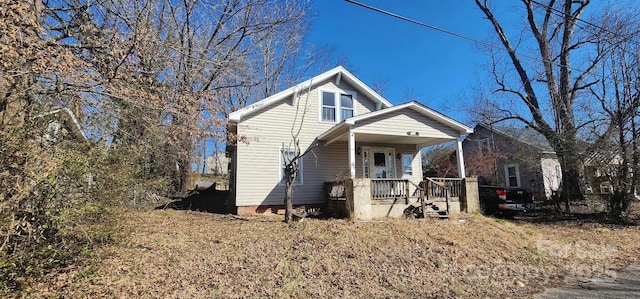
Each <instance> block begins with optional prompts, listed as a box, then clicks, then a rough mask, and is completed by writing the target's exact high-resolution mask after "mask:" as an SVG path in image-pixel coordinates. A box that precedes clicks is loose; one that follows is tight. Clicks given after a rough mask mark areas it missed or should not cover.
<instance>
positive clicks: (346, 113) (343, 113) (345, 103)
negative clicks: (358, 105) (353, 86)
mask: <svg viewBox="0 0 640 299" xmlns="http://www.w3.org/2000/svg"><path fill="white" fill-rule="evenodd" d="M340 108H341V110H340V120H341V121H343V120H345V119H347V118H349V117H353V96H352V95H350V94H340Z"/></svg>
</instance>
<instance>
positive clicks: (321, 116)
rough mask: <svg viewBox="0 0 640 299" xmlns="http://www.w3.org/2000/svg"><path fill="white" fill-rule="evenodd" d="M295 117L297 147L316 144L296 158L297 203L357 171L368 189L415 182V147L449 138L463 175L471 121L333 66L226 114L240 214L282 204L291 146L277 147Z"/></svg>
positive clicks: (286, 139)
mask: <svg viewBox="0 0 640 299" xmlns="http://www.w3.org/2000/svg"><path fill="white" fill-rule="evenodd" d="M294 122H295V125H294ZM300 123H301V127H300V134H299V142H300V146H301V147H302V151H305V150H306V149H307V148H309V147H314V148H313V153H309V154H307V155H306V156H304V158H303V159H302V160H301V161H300V164H299V174H298V177H297V179H296V182H295V184H294V196H293V197H294V204H295V205H324V204H326V203H327V195H326V192H325V190H324V186H325V183H327V182H332V181H339V180H344V179H356V178H361V179H363V180H364V181H363V182H366V184H371V186H372V187H371V188H375V186H378V185H379V184H380V182H382V181H387V182H392V183H391V185H389V186H395V187H397V186H400V185H397V184H403V185H402V186H407V188H409V186H410V185H411V184H410V183H413V184H416V185H417V184H420V183H421V181H422V171H421V165H422V163H421V157H420V149H421V148H423V147H425V146H429V145H434V144H439V143H443V142H448V141H457V142H456V144H457V146H458V152H459V153H460V157H459V158H460V159H459V160H460V161H461V163H460V166H459V167H460V169H461V170H460V173H461V174H462V176H461V177H464V164H463V160H462V156H461V154H462V136H463V135H466V134H468V133H471V132H472V130H471V128H469V127H467V126H465V125H463V124H461V123H459V122H457V121H455V120H453V119H451V118H449V117H447V116H445V115H442V114H440V113H438V112H436V111H434V110H432V109H429V108H427V107H425V106H423V105H422V104H419V103H417V102H408V103H404V104H401V105H397V106H394V105H392V104H391V103H390V102H389V101H387V100H386V99H385V98H383V97H382V96H380V95H379V94H378V93H376V92H375V91H373V90H372V89H371V88H370V87H368V86H367V85H365V84H364V83H363V82H362V81H360V80H359V79H358V78H356V77H355V76H354V75H352V74H351V73H350V72H349V71H347V70H346V69H344V68H343V67H340V66H339V67H336V68H334V69H332V70H330V71H327V72H325V73H323V74H320V75H318V76H316V77H314V78H311V79H309V80H307V81H305V82H303V83H300V84H298V85H296V86H293V87H291V88H288V89H286V90H284V91H282V92H279V93H277V94H275V95H273V96H270V97H268V98H266V99H264V100H261V101H258V102H256V103H254V104H252V105H250V106H247V107H245V108H243V109H240V110H238V111H235V112H233V113H231V114H230V115H229V124H228V129H229V134H230V135H233V136H238V138H237V139H238V140H240V141H238V142H237V143H233V142H230V143H228V144H227V154H228V156H229V157H230V158H231V166H230V172H231V173H230V184H231V186H230V191H231V197H232V200H233V201H234V202H235V205H236V206H237V208H238V213H239V214H249V213H255V212H267V211H277V209H279V208H280V207H282V206H283V205H284V184H283V180H282V178H283V158H282V157H283V154H289V153H282V150H283V148H285V149H286V148H287V146H288V145H289V144H290V142H291V140H292V128H294V129H296V130H297V129H298V127H299V126H300ZM354 182H355V181H354ZM354 184H355V183H354ZM395 187H389V188H387V189H384V190H386V191H389V190H391V189H390V188H395ZM354 188H355V187H354ZM367 188H368V187H367ZM403 188H404V187H403ZM403 190H404V189H403ZM396 191H397V190H396ZM354 192H355V191H354ZM389 192H390V191H389ZM398 192H399V191H398ZM365 193H368V194H370V196H374V197H375V196H376V193H375V192H374V191H370V192H369V191H367V192H365ZM407 196H408V195H407ZM407 201H408V199H407ZM371 206H373V204H372V205H371ZM376 207H378V206H376ZM376 207H373V208H371V209H372V210H376ZM380 207H381V206H380ZM392 208H393V207H392ZM380 209H381V208H380ZM394 211H395V210H394ZM394 213H395V212H394ZM387 215H390V213H387ZM363 217H364V218H366V217H368V216H363Z"/></svg>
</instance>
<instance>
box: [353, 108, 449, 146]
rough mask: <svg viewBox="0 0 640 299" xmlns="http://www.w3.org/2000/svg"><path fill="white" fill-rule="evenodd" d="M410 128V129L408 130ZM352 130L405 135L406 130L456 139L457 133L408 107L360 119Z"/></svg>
mask: <svg viewBox="0 0 640 299" xmlns="http://www.w3.org/2000/svg"><path fill="white" fill-rule="evenodd" d="M409 128H410V131H409ZM353 132H355V133H368V134H384V135H393V136H407V132H410V133H411V134H412V135H416V132H417V133H418V134H419V135H420V136H429V137H432V138H442V139H456V138H458V137H457V136H459V133H458V132H456V131H454V130H453V129H451V128H448V127H447V126H445V125H443V124H441V123H439V122H437V121H434V120H432V119H429V118H427V117H426V116H424V115H422V114H420V113H418V112H416V111H414V110H412V109H410V108H406V109H401V110H398V111H394V112H391V113H387V114H384V115H381V116H376V117H372V118H370V119H366V120H362V121H359V122H357V123H356V124H355V125H354V128H353Z"/></svg>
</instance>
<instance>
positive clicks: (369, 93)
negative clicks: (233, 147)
mask: <svg viewBox="0 0 640 299" xmlns="http://www.w3.org/2000/svg"><path fill="white" fill-rule="evenodd" d="M327 80H332V81H334V82H335V84H336V85H340V82H341V81H344V82H346V83H348V84H349V85H350V86H352V87H353V88H354V89H355V91H357V92H359V93H361V94H363V95H364V96H366V97H367V98H369V99H370V100H372V101H373V102H375V103H376V109H377V110H380V109H383V108H388V107H391V106H393V104H391V103H390V102H389V101H387V100H386V99H385V98H383V97H382V96H381V95H380V94H378V93H377V92H375V91H374V90H373V89H371V88H370V87H369V86H367V85H366V84H364V82H362V81H361V80H360V79H358V78H357V77H356V76H354V75H353V74H351V73H350V72H349V71H347V70H346V69H345V68H344V67H342V66H338V67H336V68H334V69H331V70H329V71H327V72H324V73H322V74H320V75H318V76H315V77H313V78H311V79H309V80H307V81H304V82H302V83H300V84H297V85H295V86H292V87H290V88H287V89H285V90H283V91H281V92H279V93H276V94H274V95H272V96H270V97H267V98H265V99H263V100H261V101H258V102H255V103H253V104H251V105H249V106H247V107H244V108H242V109H240V110H237V111H235V112H233V113H231V114H229V121H230V122H240V121H242V120H243V118H244V117H245V116H247V115H250V114H253V113H257V112H259V111H261V110H263V109H268V108H269V107H272V106H274V105H275V104H277V103H279V102H281V101H284V100H286V99H292V98H295V96H296V95H297V94H298V93H299V92H301V91H304V90H307V89H309V88H311V87H314V86H316V85H318V84H320V83H322V82H326V81H327Z"/></svg>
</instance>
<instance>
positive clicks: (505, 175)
mask: <svg viewBox="0 0 640 299" xmlns="http://www.w3.org/2000/svg"><path fill="white" fill-rule="evenodd" d="M512 167H513V168H515V170H516V181H517V183H518V185H516V186H511V181H510V180H509V168H512ZM504 178H505V181H506V185H507V187H521V186H522V183H521V182H520V166H519V165H518V164H507V165H505V166H504Z"/></svg>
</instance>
